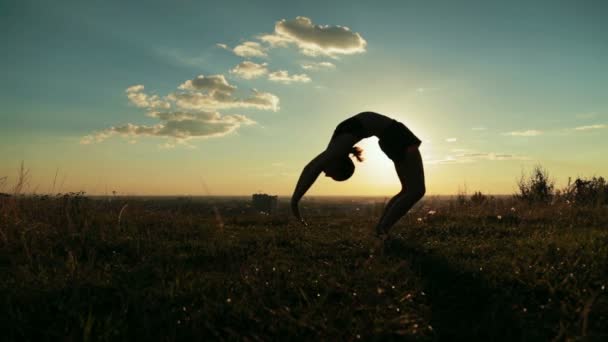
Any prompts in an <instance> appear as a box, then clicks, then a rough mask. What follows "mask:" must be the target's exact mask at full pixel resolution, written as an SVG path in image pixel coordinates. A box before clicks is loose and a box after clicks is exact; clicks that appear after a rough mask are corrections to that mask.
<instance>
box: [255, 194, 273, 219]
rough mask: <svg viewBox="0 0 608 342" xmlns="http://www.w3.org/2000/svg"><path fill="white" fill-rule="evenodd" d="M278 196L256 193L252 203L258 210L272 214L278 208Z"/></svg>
mask: <svg viewBox="0 0 608 342" xmlns="http://www.w3.org/2000/svg"><path fill="white" fill-rule="evenodd" d="M277 202H278V196H271V195H267V194H254V195H253V196H252V198H251V204H252V206H253V208H254V209H255V210H257V211H262V212H265V213H268V214H272V213H274V212H275V211H276V210H277Z"/></svg>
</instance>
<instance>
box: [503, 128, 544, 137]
mask: <svg viewBox="0 0 608 342" xmlns="http://www.w3.org/2000/svg"><path fill="white" fill-rule="evenodd" d="M541 134H543V132H542V131H539V130H536V129H529V130H526V131H513V132H506V133H503V134H502V135H509V136H513V137H535V136H539V135H541Z"/></svg>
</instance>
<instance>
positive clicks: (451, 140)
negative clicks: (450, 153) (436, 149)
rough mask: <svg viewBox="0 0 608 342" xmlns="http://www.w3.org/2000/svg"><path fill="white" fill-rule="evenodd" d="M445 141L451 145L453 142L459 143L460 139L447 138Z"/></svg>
mask: <svg viewBox="0 0 608 342" xmlns="http://www.w3.org/2000/svg"><path fill="white" fill-rule="evenodd" d="M445 141H446V142H449V143H453V142H456V141H458V138H447V139H445Z"/></svg>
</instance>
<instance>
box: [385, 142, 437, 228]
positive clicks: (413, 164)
mask: <svg viewBox="0 0 608 342" xmlns="http://www.w3.org/2000/svg"><path fill="white" fill-rule="evenodd" d="M395 170H396V171H397V175H398V176H399V181H401V186H402V189H403V190H401V192H399V193H398V194H397V195H395V196H394V197H393V198H392V199H391V200H390V201H389V203H388V204H387V205H386V209H385V211H384V214H383V215H382V217H381V218H380V221H379V222H378V226H377V227H376V232H377V234H388V231H389V229H390V228H391V227H392V226H393V225H394V224H395V223H396V222H397V221H398V220H399V219H400V218H401V217H403V215H405V214H406V213H407V212H408V210H410V209H411V208H412V207H413V206H414V204H416V202H418V201H419V200H420V199H421V198H422V197H423V196H424V193H425V191H426V187H425V185H424V168H423V166H422V157H421V155H420V151H418V149H415V150H410V151H408V152H407V155H406V158H405V159H404V160H402V161H400V162H397V163H395Z"/></svg>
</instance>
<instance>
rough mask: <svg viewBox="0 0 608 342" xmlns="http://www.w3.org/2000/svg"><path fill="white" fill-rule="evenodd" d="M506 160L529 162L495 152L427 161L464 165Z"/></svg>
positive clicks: (524, 158)
mask: <svg viewBox="0 0 608 342" xmlns="http://www.w3.org/2000/svg"><path fill="white" fill-rule="evenodd" d="M507 160H531V158H530V157H527V156H521V155H516V154H510V153H495V152H468V153H460V154H456V155H448V156H446V157H445V158H443V159H434V160H429V161H427V163H429V164H466V163H474V162H477V161H507Z"/></svg>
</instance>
